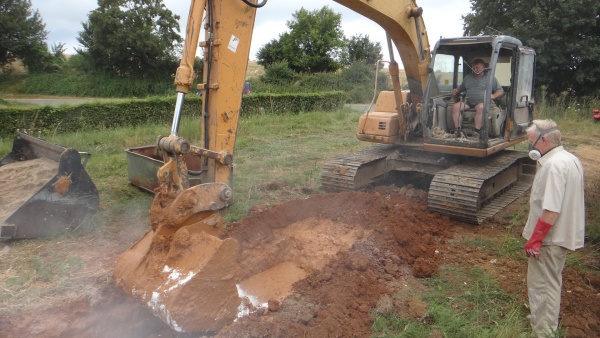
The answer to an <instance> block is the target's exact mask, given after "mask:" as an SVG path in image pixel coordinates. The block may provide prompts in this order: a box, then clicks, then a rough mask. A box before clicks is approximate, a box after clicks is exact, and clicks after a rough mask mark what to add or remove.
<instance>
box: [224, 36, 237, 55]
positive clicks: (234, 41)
mask: <svg viewBox="0 0 600 338" xmlns="http://www.w3.org/2000/svg"><path fill="white" fill-rule="evenodd" d="M239 43H240V39H238V37H237V36H235V35H232V36H231V39H230V40H229V44H228V45H227V48H229V50H230V51H232V52H234V53H235V52H236V51H237V48H238V44H239Z"/></svg>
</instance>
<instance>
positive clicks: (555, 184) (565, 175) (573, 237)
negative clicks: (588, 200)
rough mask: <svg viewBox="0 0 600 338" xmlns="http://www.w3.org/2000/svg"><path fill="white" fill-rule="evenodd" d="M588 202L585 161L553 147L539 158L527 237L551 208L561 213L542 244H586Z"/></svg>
mask: <svg viewBox="0 0 600 338" xmlns="http://www.w3.org/2000/svg"><path fill="white" fill-rule="evenodd" d="M584 203H585V201H584V193H583V166H582V165H581V162H580V161H579V159H578V158H577V157H575V156H574V155H573V154H571V153H569V152H568V151H566V150H564V148H563V147H562V146H558V147H556V148H554V149H552V150H551V151H549V152H548V153H546V154H545V155H544V156H542V158H541V159H540V160H539V161H538V170H537V172H536V174H535V178H534V179H533V186H532V187H531V197H530V198H529V206H530V210H529V218H528V219H527V224H526V225H525V229H523V237H525V239H527V240H528V239H529V238H530V237H531V234H532V233H533V230H534V229H535V225H536V223H537V221H538V218H540V217H541V216H542V211H543V210H548V211H553V212H556V213H558V214H559V215H558V218H557V219H556V222H555V223H554V224H553V225H552V228H550V231H549V232H548V234H547V235H546V237H545V238H544V241H543V242H542V245H558V246H562V247H564V248H566V249H569V250H576V249H579V248H581V247H583V241H584V238H585V206H584Z"/></svg>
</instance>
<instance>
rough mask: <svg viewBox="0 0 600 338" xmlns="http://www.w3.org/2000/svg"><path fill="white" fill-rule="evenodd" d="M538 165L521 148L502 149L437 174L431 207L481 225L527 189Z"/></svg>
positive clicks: (432, 184) (434, 180)
mask: <svg viewBox="0 0 600 338" xmlns="http://www.w3.org/2000/svg"><path fill="white" fill-rule="evenodd" d="M534 174H535V164H532V162H531V161H530V160H529V159H528V158H527V155H526V154H525V153H523V152H518V151H502V152H500V153H498V154H496V155H494V156H491V157H490V158H486V159H475V160H473V161H468V162H463V163H461V164H458V165H455V166H452V167H450V168H448V169H446V170H443V171H441V172H439V173H438V174H436V175H435V176H434V178H433V180H432V181H431V185H430V187H429V195H428V198H427V200H428V207H429V210H431V211H436V212H439V213H442V214H445V215H448V216H450V217H451V218H453V219H456V220H460V221H463V222H467V223H473V224H481V222H483V220H485V219H486V218H488V217H492V216H493V215H494V214H496V213H497V212H498V211H500V210H501V209H502V208H504V207H505V206H507V205H508V204H510V203H511V202H512V201H514V200H515V199H517V198H518V197H519V196H521V195H522V194H523V193H524V192H526V191H527V190H528V189H529V188H530V187H531V184H532V182H533V175H534Z"/></svg>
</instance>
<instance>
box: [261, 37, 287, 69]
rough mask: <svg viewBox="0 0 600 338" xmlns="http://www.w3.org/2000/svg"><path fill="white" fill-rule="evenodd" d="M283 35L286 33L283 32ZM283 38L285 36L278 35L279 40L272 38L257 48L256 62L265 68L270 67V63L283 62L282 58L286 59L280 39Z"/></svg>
mask: <svg viewBox="0 0 600 338" xmlns="http://www.w3.org/2000/svg"><path fill="white" fill-rule="evenodd" d="M283 35H287V33H284V34H283ZM284 39H286V38H285V37H283V36H282V35H280V36H279V40H275V39H273V40H271V41H270V42H268V43H267V44H266V45H264V46H262V47H261V48H260V49H259V50H258V54H257V57H258V64H259V65H261V66H263V67H265V68H269V67H271V65H273V64H275V63H277V62H283V61H284V60H286V57H285V54H284V52H283V46H282V44H281V40H284Z"/></svg>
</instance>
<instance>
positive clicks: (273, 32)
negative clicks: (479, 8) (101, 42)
mask: <svg viewBox="0 0 600 338" xmlns="http://www.w3.org/2000/svg"><path fill="white" fill-rule="evenodd" d="M238 1H241V0H238ZM163 3H164V4H165V6H166V7H167V8H168V9H170V10H171V11H172V12H173V13H174V14H177V15H179V16H180V35H181V36H182V37H183V36H184V34H185V28H186V24H187V17H188V11H189V8H190V1H189V0H163ZM31 4H32V6H31V7H32V10H36V9H37V10H38V11H39V12H40V15H41V17H42V20H43V21H44V23H45V24H46V31H47V32H48V38H47V43H48V46H49V47H52V46H53V45H55V44H58V43H64V44H65V47H66V53H68V54H75V48H79V47H81V46H80V44H79V42H78V41H77V36H78V33H79V32H80V31H81V30H82V25H81V24H82V22H85V21H87V19H88V14H89V13H90V12H91V11H93V10H94V9H96V8H97V7H98V4H97V1H96V0H77V1H69V0H31ZM417 4H418V5H419V6H420V7H422V8H423V19H424V21H425V27H426V28H427V32H428V36H429V43H430V45H431V47H432V48H433V46H434V45H435V42H436V41H437V40H438V39H439V38H440V37H457V36H462V32H463V29H462V28H463V20H462V19H461V16H463V15H466V14H468V13H469V11H470V8H471V7H470V2H469V0H454V1H447V0H422V1H418V2H417ZM323 6H329V8H331V9H332V10H333V11H334V12H335V13H339V14H341V15H342V31H343V32H344V35H345V36H346V37H347V38H351V37H352V36H354V35H358V34H363V35H368V36H369V40H371V41H372V42H380V43H381V47H382V52H383V54H384V59H386V60H389V55H388V52H387V50H388V49H387V42H386V40H385V32H384V31H383V29H382V28H381V27H379V25H377V24H375V23H374V22H372V21H370V20H369V19H367V18H365V17H363V16H361V15H360V14H357V13H355V12H353V11H351V10H349V9H347V8H346V7H344V6H342V5H340V4H338V3H336V2H334V1H330V0H303V1H294V0H269V1H268V2H267V4H266V5H265V6H264V7H262V8H259V9H258V10H257V13H256V22H255V24H254V33H253V36H252V44H251V47H250V59H251V60H256V54H257V52H258V50H259V49H260V48H261V47H262V46H264V45H265V44H266V43H268V42H269V41H271V40H273V39H279V35H280V34H282V33H284V32H286V31H287V30H288V28H287V24H286V22H287V21H289V20H291V19H292V14H293V13H294V12H296V11H298V10H299V9H301V8H302V7H304V8H305V9H306V10H309V11H312V10H318V9H321V8H322V7H323Z"/></svg>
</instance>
